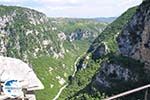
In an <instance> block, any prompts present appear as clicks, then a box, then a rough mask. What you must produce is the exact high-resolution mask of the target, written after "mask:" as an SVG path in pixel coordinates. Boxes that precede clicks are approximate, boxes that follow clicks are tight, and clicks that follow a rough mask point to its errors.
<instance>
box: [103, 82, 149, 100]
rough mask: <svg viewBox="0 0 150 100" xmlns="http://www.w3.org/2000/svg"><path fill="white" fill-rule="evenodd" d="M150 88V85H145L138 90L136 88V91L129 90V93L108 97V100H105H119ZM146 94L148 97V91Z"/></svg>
mask: <svg viewBox="0 0 150 100" xmlns="http://www.w3.org/2000/svg"><path fill="white" fill-rule="evenodd" d="M149 87H150V84H148V85H144V86H141V87H138V88H135V89H132V90H129V91H126V92H123V93H120V94H117V95H114V96H112V97H108V98H106V99H103V100H114V99H117V98H120V97H123V96H126V95H129V94H132V93H135V92H138V91H141V90H144V89H148V88H149ZM145 94H146V95H147V94H148V93H147V91H146V93H145ZM145 97H146V98H145V100H147V96H145Z"/></svg>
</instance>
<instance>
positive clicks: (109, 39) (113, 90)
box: [68, 0, 150, 100]
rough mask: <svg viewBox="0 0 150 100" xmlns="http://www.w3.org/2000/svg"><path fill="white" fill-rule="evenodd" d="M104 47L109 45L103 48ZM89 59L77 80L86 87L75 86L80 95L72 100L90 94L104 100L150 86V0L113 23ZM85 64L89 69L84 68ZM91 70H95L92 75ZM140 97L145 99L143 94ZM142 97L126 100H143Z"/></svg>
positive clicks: (90, 52)
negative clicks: (107, 97)
mask: <svg viewBox="0 0 150 100" xmlns="http://www.w3.org/2000/svg"><path fill="white" fill-rule="evenodd" d="M103 43H105V44H104V45H102V44H103ZM86 55H89V60H86V59H85V58H86V57H83V58H82V59H81V60H80V62H79V64H78V65H77V67H79V66H80V69H81V70H79V71H78V72H77V75H76V80H74V81H76V82H77V83H78V81H79V82H82V81H83V82H84V84H83V85H80V84H79V85H78V84H77V85H72V84H71V88H72V87H73V86H78V87H81V88H80V89H78V92H76V91H77V90H76V91H75V92H74V95H73V96H72V98H75V97H77V96H78V97H80V98H84V94H88V96H89V97H90V96H91V97H92V98H99V99H100V97H101V96H99V95H98V93H105V94H106V95H114V94H118V93H120V92H124V91H127V90H130V89H133V88H136V87H139V86H142V85H145V84H149V82H150V75H149V73H150V70H147V69H150V0H146V1H143V3H142V4H141V5H140V6H138V7H137V8H132V9H129V10H128V11H127V12H125V13H124V14H122V15H121V16H120V17H119V18H117V19H116V20H115V21H114V22H113V23H111V24H110V25H109V26H108V27H107V28H106V29H105V30H104V31H103V32H102V33H101V34H100V35H99V36H98V37H97V38H96V39H95V41H94V42H93V43H92V45H91V46H90V48H89V49H88V51H87V54H86ZM86 55H85V56H86ZM93 62H94V63H93ZM85 63H86V67H83V65H85ZM95 66H96V67H95ZM90 68H91V69H92V68H93V69H94V68H95V69H94V71H93V72H92V71H90V72H91V73H88V70H89V69H90ZM87 73H88V74H87ZM79 76H80V77H79ZM84 76H87V77H84ZM89 76H90V78H89ZM82 77H84V78H85V79H82ZM91 77H92V78H91ZM85 80H89V81H85ZM85 82H87V83H85ZM87 84H88V85H87ZM83 87H84V89H83ZM68 90H69V89H68ZM70 90H72V89H70ZM139 94H140V95H141V96H143V93H142V92H141V93H139ZM140 95H138V96H137V97H136V96H129V98H125V99H123V100H137V99H142V97H140ZM98 96H99V97H98ZM70 97H71V96H70ZM121 100H122V99H121Z"/></svg>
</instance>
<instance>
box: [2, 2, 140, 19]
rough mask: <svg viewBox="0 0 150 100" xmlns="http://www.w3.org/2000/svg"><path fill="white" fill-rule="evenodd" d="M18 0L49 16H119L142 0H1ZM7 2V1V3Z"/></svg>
mask: <svg viewBox="0 0 150 100" xmlns="http://www.w3.org/2000/svg"><path fill="white" fill-rule="evenodd" d="M4 1H5V2H8V3H9V2H17V3H10V5H12V4H14V5H16V4H17V5H18V4H20V5H21V6H25V7H30V8H34V9H36V10H39V11H41V12H44V13H46V14H47V15H48V16H68V17H101V16H105V17H108V16H119V15H120V14H121V13H123V12H124V11H126V10H127V9H128V8H130V7H133V6H135V5H137V4H140V3H141V2H142V0H0V3H1V2H4ZM5 4H7V3H5Z"/></svg>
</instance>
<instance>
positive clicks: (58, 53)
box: [0, 6, 108, 100]
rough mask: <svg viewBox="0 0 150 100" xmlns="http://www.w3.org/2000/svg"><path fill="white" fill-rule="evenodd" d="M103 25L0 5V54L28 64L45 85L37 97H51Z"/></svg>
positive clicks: (49, 98)
mask: <svg viewBox="0 0 150 100" xmlns="http://www.w3.org/2000/svg"><path fill="white" fill-rule="evenodd" d="M107 24H108V23H101V22H96V21H95V20H92V19H69V18H49V17H47V16H46V15H45V14H43V13H41V12H38V11H35V10H33V9H28V8H23V7H15V6H0V55H3V56H9V57H13V58H19V59H21V60H23V61H25V62H27V63H30V64H31V65H32V67H33V69H34V71H35V72H36V74H37V76H38V77H39V79H40V80H41V81H42V83H43V84H44V86H45V89H44V90H42V91H41V92H38V93H37V99H39V100H52V99H53V98H54V96H55V95H56V94H57V92H58V91H59V89H60V88H61V87H62V86H63V85H64V84H65V83H66V82H67V78H68V76H69V75H71V74H72V73H73V71H74V67H73V65H74V61H75V60H76V58H77V57H78V56H79V55H80V54H82V53H83V52H85V51H86V48H87V47H88V45H89V44H90V43H91V41H92V40H93V39H94V38H95V37H96V36H98V35H99V34H100V33H101V31H102V30H103V29H104V28H105V27H106V25H107ZM49 93H50V94H49Z"/></svg>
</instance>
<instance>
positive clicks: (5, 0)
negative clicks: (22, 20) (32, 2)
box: [0, 0, 26, 3]
mask: <svg viewBox="0 0 150 100" xmlns="http://www.w3.org/2000/svg"><path fill="white" fill-rule="evenodd" d="M25 1H26V0H0V2H5V3H22V2H25Z"/></svg>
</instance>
